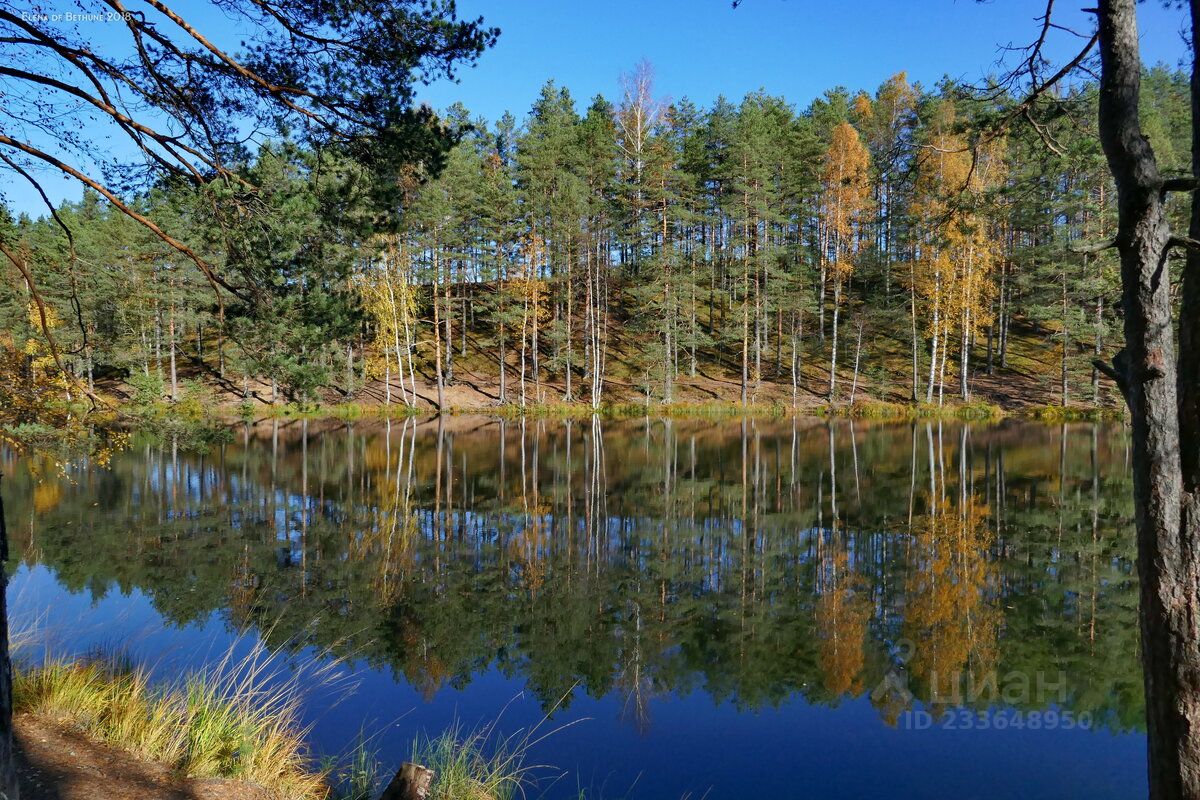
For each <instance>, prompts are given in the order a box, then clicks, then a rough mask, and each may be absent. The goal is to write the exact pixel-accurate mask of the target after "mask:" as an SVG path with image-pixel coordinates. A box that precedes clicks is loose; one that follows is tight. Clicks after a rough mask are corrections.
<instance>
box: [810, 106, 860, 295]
mask: <svg viewBox="0 0 1200 800" xmlns="http://www.w3.org/2000/svg"><path fill="white" fill-rule="evenodd" d="M870 163H871V157H870V154H869V153H868V152H867V148H866V147H865V146H864V145H863V143H862V140H861V139H860V138H859V135H858V131H856V130H855V129H854V126H853V125H851V124H850V123H849V122H842V123H841V124H839V125H838V126H837V127H835V128H834V129H833V134H832V136H831V138H830V141H829V149H828V150H827V151H826V152H825V163H824V167H823V168H822V171H821V222H822V225H823V226H824V233H825V237H826V242H827V246H826V247H825V248H824V250H825V253H826V256H827V258H828V259H829V261H830V268H831V270H832V273H833V277H834V279H835V280H839V281H840V280H844V279H845V278H847V277H849V275H850V273H851V272H852V271H853V269H854V264H853V261H852V258H853V256H854V255H855V254H856V253H857V252H858V249H859V248H860V246H861V244H862V241H863V237H862V236H861V235H860V230H861V227H862V226H863V225H864V223H865V222H866V219H865V218H866V215H867V211H868V210H869V209H870V204H871V181H870V173H869V169H868V168H869V167H870Z"/></svg>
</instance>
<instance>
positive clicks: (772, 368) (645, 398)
mask: <svg viewBox="0 0 1200 800" xmlns="http://www.w3.org/2000/svg"><path fill="white" fill-rule="evenodd" d="M868 348H869V352H870V353H871V354H872V358H871V360H870V362H867V360H866V358H864V366H863V369H862V370H861V371H860V373H859V374H858V376H857V383H855V380H854V373H853V356H854V352H853V349H851V350H850V352H849V353H848V354H847V355H846V356H845V357H844V358H843V360H842V363H841V364H840V365H839V368H838V382H837V397H838V400H837V402H836V403H833V404H831V403H830V402H829V399H828V398H829V365H828V361H827V358H828V356H827V355H826V354H824V353H823V352H820V351H821V349H822V348H821V347H820V346H819V345H818V344H817V343H816V342H813V343H811V346H810V349H811V350H812V352H808V353H805V354H804V355H803V357H802V358H801V366H800V370H799V376H798V381H797V383H798V388H797V390H796V392H795V397H793V389H792V383H791V367H790V355H789V354H786V353H783V354H781V353H776V352H774V351H772V352H771V353H769V354H764V359H763V364H762V379H761V380H760V381H755V380H754V379H753V377H751V380H750V385H749V387H748V398H747V400H748V402H747V405H748V406H750V407H751V408H752V409H759V410H772V409H775V410H780V411H787V412H793V411H794V412H795V413H800V414H815V413H824V412H826V411H827V410H829V409H830V408H831V406H832V407H833V408H834V409H835V410H843V411H844V410H846V409H847V408H849V406H850V405H851V396H852V395H853V402H854V403H855V404H857V405H858V406H859V407H863V406H869V405H871V404H876V405H879V404H891V405H896V406H908V405H911V404H912V393H913V392H912V384H913V375H912V361H911V350H910V349H909V344H908V342H907V340H906V339H905V338H904V337H902V336H898V335H891V334H887V333H880V334H879V335H876V336H873V337H871V339H870V341H869V342H864V352H866V351H867V349H868ZM638 349H639V343H638V342H635V341H618V342H616V343H614V345H613V346H612V347H611V348H610V353H609V354H608V357H607V363H608V369H607V370H606V372H607V375H606V378H605V382H604V388H603V398H604V404H605V405H606V406H608V407H609V408H610V409H611V408H613V407H617V406H625V407H627V408H628V407H632V406H642V405H654V406H657V407H658V408H657V413H669V411H670V409H668V408H666V407H665V406H664V401H663V396H664V387H663V386H662V385H661V384H660V383H658V382H649V381H648V380H647V378H646V376H645V375H642V374H638V372H637V369H636V364H637V363H638V362H639V359H638V356H637V350H638ZM206 351H207V352H206V354H205V355H206V357H205V358H204V359H203V360H201V359H198V358H197V357H196V356H195V353H194V351H193V352H192V353H184V354H181V355H183V356H184V357H183V358H181V359H180V361H179V380H180V381H190V382H192V383H194V384H199V385H201V386H203V387H204V392H205V397H204V401H203V402H204V405H206V406H208V407H210V408H212V409H215V410H216V411H217V413H218V416H220V415H222V414H224V415H225V416H237V415H238V413H239V407H240V406H242V405H243V403H244V395H243V392H245V391H248V393H249V397H250V400H251V401H252V403H253V406H254V407H255V408H257V409H260V410H266V409H267V408H268V407H270V406H276V407H279V406H284V405H285V403H286V399H285V398H284V397H283V396H282V394H278V395H276V397H275V400H274V402H272V388H271V384H270V383H269V381H265V380H251V381H248V382H247V383H245V384H244V383H243V379H242V378H241V377H240V376H234V375H231V374H229V373H227V374H226V376H224V377H222V376H221V375H220V373H219V371H218V370H217V368H216V365H215V363H214V362H215V359H214V358H213V357H212V356H213V352H214V347H213V346H211V345H209V346H206ZM768 355H769V356H770V357H769V358H768V357H767V356H768ZM979 355H982V354H977V356H979ZM737 356H738V354H734V353H728V352H723V351H721V350H720V349H719V348H711V349H709V350H708V351H706V352H704V353H702V354H701V358H700V362H699V364H698V366H697V370H696V374H695V376H694V377H693V376H692V375H691V374H690V372H691V370H690V365H687V364H680V365H679V366H680V370H679V373H680V374H679V376H678V377H677V378H676V380H675V381H674V383H673V385H672V390H671V401H670V405H672V406H675V407H676V408H675V409H674V410H675V411H676V412H682V413H687V411H688V408H689V407H708V409H709V410H711V411H716V410H717V409H718V407H725V408H726V409H727V410H728V411H729V412H731V413H732V412H733V411H736V410H739V409H740V408H741V406H742V398H741V391H742V389H741V370H740V366H739V364H738V363H737V361H738V358H737ZM1085 356H1087V354H1086V353H1084V352H1083V351H1082V350H1080V352H1078V353H1073V354H1072V363H1073V368H1072V370H1071V377H1070V386H1069V398H1068V403H1067V406H1068V407H1070V408H1073V409H1077V410H1087V409H1091V408H1093V403H1092V400H1093V388H1092V385H1091V371H1090V367H1088V366H1087V364H1086V358H1085ZM577 357H578V356H577ZM927 360H928V357H927V355H926V354H922V355H921V358H920V361H921V364H920V366H919V372H918V380H917V383H918V386H919V387H920V390H919V394H920V400H921V401H925V399H926V387H927V381H928V379H929V374H928V370H929V367H928V364H927V363H924V362H926V361H927ZM981 361H982V359H981V358H977V359H976V363H974V364H973V366H972V369H971V373H970V380H969V389H970V398H969V400H968V401H964V400H963V398H962V397H961V396H960V394H959V386H958V378H957V375H955V374H953V371H954V368H955V367H956V365H954V364H948V365H947V370H948V374H947V375H946V382H945V385H944V387H943V391H944V403H945V405H946V406H947V407H948V410H950V411H953V409H954V408H955V407H958V406H961V405H963V404H964V403H966V402H969V403H971V404H976V405H981V406H992V407H995V409H996V410H998V411H999V412H1001V413H1005V414H1022V413H1029V412H1031V411H1036V410H1038V409H1044V408H1053V407H1061V406H1062V394H1061V363H1062V362H1061V350H1060V347H1059V345H1058V344H1057V343H1056V342H1051V341H1047V338H1046V335H1045V334H1044V333H1042V332H1039V331H1036V330H1034V329H1031V328H1019V327H1017V328H1014V332H1013V335H1012V337H1011V338H1010V346H1009V350H1008V358H1007V363H1006V364H1005V365H1004V366H1003V367H1002V366H1000V365H999V363H996V364H994V369H993V370H992V371H991V374H988V370H987V369H986V365H985V364H983V363H979V362H981ZM331 371H332V372H333V374H335V375H339V376H342V377H341V382H339V383H338V384H336V385H334V386H332V387H329V388H326V389H324V390H323V391H322V392H321V394H320V398H319V400H320V405H321V406H322V407H325V408H329V407H332V406H338V405H342V406H346V405H350V406H357V407H359V408H360V409H374V410H376V411H378V410H380V409H384V408H385V407H386V406H389V405H394V406H396V407H397V410H398V411H399V409H401V408H403V407H404V406H405V405H406V402H405V395H406V394H408V395H409V396H410V397H411V394H412V392H413V389H414V386H413V384H414V383H415V394H416V398H417V400H416V407H417V408H418V409H419V410H421V411H436V410H437V409H438V408H439V402H438V392H437V383H436V380H435V373H434V371H433V368H432V365H431V364H422V363H418V365H417V370H416V374H415V376H414V377H415V381H408V380H406V381H404V383H403V386H402V384H401V381H400V379H399V378H398V377H397V376H395V375H393V376H392V380H391V381H390V387H389V385H388V384H386V383H385V382H384V381H383V380H382V379H380V378H378V377H374V378H364V376H363V374H362V372H361V360H358V361H357V363H356V367H355V381H354V382H355V386H354V387H353V391H352V392H348V391H347V390H346V387H345V386H344V380H345V378H344V374H345V370H344V368H343V369H336V368H335V369H332V370H331ZM545 373H546V371H545V370H543V374H544V375H545ZM1108 383H1109V382H1108V381H1107V380H1105V381H1103V382H1102V385H1101V391H1100V406H1101V407H1103V408H1105V409H1108V410H1109V412H1110V413H1111V411H1112V410H1113V409H1115V408H1117V407H1119V406H1120V405H1121V403H1120V398H1119V397H1118V396H1117V393H1116V390H1115V388H1114V387H1112V386H1111V385H1108ZM500 387H501V381H500V374H499V363H498V361H497V359H496V358H495V357H494V355H492V354H490V352H489V350H488V347H487V346H486V344H485V343H484V342H480V341H475V340H473V339H471V338H468V340H467V341H466V342H465V343H462V344H461V346H460V343H459V342H457V341H456V348H455V354H454V362H453V377H452V379H451V380H450V381H449V382H448V383H447V384H446V386H445V387H444V397H443V400H442V402H441V404H440V407H441V408H442V409H444V410H446V411H451V412H456V413H484V414H487V413H494V412H496V411H497V409H499V408H500V407H502V406H508V407H510V408H511V407H516V406H521V405H525V406H531V407H540V408H541V409H543V410H547V409H549V410H551V411H554V410H555V409H553V408H552V407H554V406H562V405H563V404H564V403H568V402H569V403H571V404H573V405H576V406H578V407H579V408H580V409H584V408H585V407H587V405H588V399H587V398H588V391H589V389H590V387H589V386H588V384H587V381H586V379H585V378H584V376H582V374H576V375H575V376H574V377H573V386H572V392H571V400H570V401H567V400H566V398H567V391H566V389H567V387H566V385H565V381H564V380H563V376H562V374H561V370H559V371H558V374H557V375H556V376H555V377H554V378H552V379H547V378H545V377H544V378H543V379H542V380H541V381H540V382H538V383H535V382H534V381H533V380H530V379H527V380H526V381H525V385H524V400H525V402H524V403H522V385H521V381H520V374H519V370H518V368H517V367H516V366H515V365H513V364H509V365H508V368H507V369H506V380H505V392H503V393H502V392H501V389H500ZM100 388H101V391H102V392H104V393H107V394H111V395H113V396H114V397H115V399H116V400H117V401H118V402H120V401H122V400H124V399H126V398H128V397H129V396H130V395H131V394H132V392H131V390H130V388H129V387H128V386H127V385H125V384H124V383H122V382H120V381H105V382H102V383H101V384H100ZM502 396H503V399H502ZM933 404H934V405H941V403H940V402H939V400H938V398H937V396H936V393H935V396H934V398H933ZM564 410H566V409H563V408H558V409H557V411H559V412H562V411H564ZM693 410H695V409H693ZM892 410H893V411H895V409H892ZM268 413H270V412H269V411H268Z"/></svg>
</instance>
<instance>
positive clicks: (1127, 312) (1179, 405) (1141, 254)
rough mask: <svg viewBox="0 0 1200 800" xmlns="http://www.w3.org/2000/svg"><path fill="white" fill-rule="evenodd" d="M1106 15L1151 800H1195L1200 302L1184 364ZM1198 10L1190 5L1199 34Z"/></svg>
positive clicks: (1136, 81)
mask: <svg viewBox="0 0 1200 800" xmlns="http://www.w3.org/2000/svg"><path fill="white" fill-rule="evenodd" d="M1099 11H1100V15H1099V40H1100V56H1101V78H1100V115H1099V119H1100V141H1101V144H1102V145H1103V148H1104V153H1105V156H1106V157H1107V159H1108V164H1109V168H1110V169H1111V170H1112V173H1113V177H1114V179H1115V183H1116V187H1117V204H1118V230H1117V239H1116V243H1117V247H1118V250H1119V252H1120V255H1121V283H1122V305H1123V308H1124V333H1125V349H1124V350H1122V351H1121V353H1119V354H1118V356H1117V358H1116V359H1115V364H1114V367H1115V368H1108V367H1106V371H1107V372H1110V373H1111V374H1112V375H1113V376H1114V377H1115V378H1116V379H1117V380H1118V383H1119V384H1120V386H1121V388H1122V391H1123V392H1124V394H1125V399H1126V402H1127V403H1128V405H1129V410H1130V417H1131V421H1132V426H1133V436H1132V441H1133V459H1132V461H1133V477H1134V504H1135V518H1136V521H1137V547H1138V575H1139V581H1140V608H1139V622H1140V627H1141V645H1142V646H1141V651H1142V673H1143V682H1144V686H1145V697H1146V734H1147V745H1148V755H1149V784H1150V797H1151V798H1152V800H1176V798H1197V797H1200V656H1198V655H1197V653H1198V642H1197V639H1198V631H1197V626H1198V624H1200V483H1198V481H1197V477H1198V476H1197V474H1196V462H1197V461H1198V460H1200V455H1198V453H1200V438H1198V435H1197V432H1198V431H1200V419H1198V418H1197V415H1196V407H1195V405H1194V402H1195V396H1194V393H1195V392H1196V391H1197V389H1196V385H1197V382H1200V374H1198V373H1197V371H1196V367H1197V364H1198V363H1200V362H1198V361H1197V359H1196V356H1197V354H1196V352H1195V349H1194V348H1195V344H1196V340H1195V338H1194V334H1195V330H1194V327H1195V325H1196V324H1197V323H1196V322H1195V319H1196V316H1197V315H1198V314H1200V304H1198V303H1197V302H1196V300H1197V298H1196V288H1195V286H1194V285H1193V286H1192V287H1191V288H1192V293H1191V295H1189V294H1188V293H1187V292H1186V291H1185V292H1184V300H1183V307H1182V309H1181V317H1182V319H1183V321H1184V324H1183V327H1184V330H1183V332H1182V334H1181V337H1180V338H1181V350H1182V352H1183V353H1184V354H1185V355H1184V357H1183V358H1182V359H1181V360H1180V362H1179V363H1177V362H1176V359H1175V342H1174V332H1173V331H1174V327H1173V325H1172V319H1171V295H1170V291H1171V288H1170V280H1168V279H1167V274H1166V273H1167V270H1168V265H1167V261H1166V255H1167V250H1168V248H1169V247H1170V246H1171V243H1170V230H1169V228H1168V220H1167V213H1166V208H1165V204H1164V192H1163V184H1162V179H1161V178H1160V176H1159V173H1158V166H1157V163H1156V161H1155V157H1154V153H1153V151H1152V150H1151V148H1150V144H1149V142H1148V141H1147V139H1146V138H1145V136H1143V135H1142V131H1141V128H1140V125H1139V121H1138V101H1139V92H1140V83H1141V69H1142V64H1141V59H1140V55H1139V52H1138V35H1137V19H1136V11H1135V0H1102V2H1101V3H1100V9H1099ZM1198 15H1200V12H1198V10H1197V8H1196V4H1195V3H1193V7H1192V18H1193V34H1194V33H1195V31H1196V22H1197V17H1198ZM1193 40H1194V36H1193ZM1193 48H1195V43H1194V42H1193ZM1193 55H1194V56H1195V55H1196V51H1195V49H1194V51H1193ZM1197 67H1198V65H1197V64H1195V63H1194V64H1193V75H1192V103H1193V108H1195V106H1196V103H1197V92H1196V90H1197V80H1198V79H1197V76H1196V69H1197ZM1198 147H1200V119H1197V118H1196V117H1195V116H1194V117H1193V170H1194V171H1195V172H1197V173H1198V174H1200V154H1198V153H1197V152H1196V148H1198ZM1192 212H1193V214H1192V226H1193V229H1196V228H1197V226H1198V219H1197V214H1200V212H1198V211H1197V209H1196V208H1195V202H1193V209H1192ZM1193 258H1194V256H1193ZM1189 260H1190V261H1191V260H1192V259H1189ZM1194 266H1195V264H1194V262H1193V263H1192V264H1189V267H1193V269H1192V270H1191V274H1190V275H1189V277H1188V279H1189V280H1191V281H1192V282H1193V283H1194V281H1195V274H1194V273H1195V270H1194ZM1189 300H1190V301H1191V303H1190V304H1189V302H1188V301H1189ZM1189 334H1191V335H1193V337H1192V338H1189ZM1177 373H1178V374H1177ZM1177 379H1178V381H1179V383H1178V385H1179V386H1183V387H1185V389H1184V392H1183V393H1182V395H1181V394H1180V393H1179V392H1178V390H1177V383H1176V381H1177ZM1181 399H1182V400H1183V402H1180V400H1181ZM1189 402H1191V403H1192V405H1191V406H1189ZM1185 464H1186V465H1187V468H1188V474H1187V481H1186V483H1185V481H1184V465H1185Z"/></svg>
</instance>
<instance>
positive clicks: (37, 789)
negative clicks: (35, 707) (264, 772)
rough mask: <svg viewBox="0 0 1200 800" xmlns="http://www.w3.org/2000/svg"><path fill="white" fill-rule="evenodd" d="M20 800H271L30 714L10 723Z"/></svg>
mask: <svg viewBox="0 0 1200 800" xmlns="http://www.w3.org/2000/svg"><path fill="white" fill-rule="evenodd" d="M13 727H14V730H15V732H16V744H17V759H18V766H17V774H18V780H19V782H20V787H21V797H22V800H269V798H270V795H269V794H267V793H266V792H265V791H264V790H262V789H260V788H258V787H256V786H253V785H251V784H248V783H245V782H241V781H232V780H222V779H181V778H179V777H178V776H176V775H174V774H172V772H171V770H170V768H169V767H167V766H166V765H164V764H156V763H152V762H149V761H145V760H142V759H139V758H136V757H134V756H132V755H129V754H128V753H124V752H122V751H120V750H116V749H114V748H111V747H108V746H106V745H103V744H100V743H98V742H96V741H94V740H92V739H90V738H89V737H87V736H85V735H83V734H82V733H79V732H77V731H73V730H71V729H70V728H68V727H65V726H62V725H58V724H56V723H54V722H53V721H51V720H47V719H44V718H42V717H40V716H35V715H32V714H19V715H17V717H16V718H15V719H14V725H13Z"/></svg>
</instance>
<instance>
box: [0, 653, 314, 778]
mask: <svg viewBox="0 0 1200 800" xmlns="http://www.w3.org/2000/svg"><path fill="white" fill-rule="evenodd" d="M300 688H301V687H300V685H299V679H298V678H297V677H296V676H293V675H285V674H284V673H283V670H282V669H281V668H279V667H278V666H277V665H276V663H275V661H274V659H273V658H272V657H271V655H270V654H269V653H268V652H267V651H266V650H265V648H263V647H261V646H256V647H254V648H253V649H252V651H251V652H250V653H249V654H248V655H246V656H243V657H241V658H237V659H235V658H234V657H233V655H232V654H231V653H230V654H227V655H226V656H225V657H224V658H223V659H222V660H221V661H220V662H219V663H217V664H216V665H215V666H213V667H209V668H206V669H203V670H200V671H197V672H194V673H191V674H189V675H187V676H185V677H183V678H181V679H179V680H178V681H176V682H174V683H170V684H167V685H155V684H153V683H152V681H151V679H150V675H149V672H148V671H147V670H146V669H145V668H144V667H140V666H135V665H133V664H131V663H129V662H128V661H125V660H123V659H120V658H114V657H105V656H92V657H89V658H85V659H81V660H77V661H69V660H65V659H47V660H46V661H44V662H43V663H41V664H39V665H34V666H30V667H26V668H19V669H17V670H16V671H15V675H14V679H13V700H14V705H15V707H16V709H17V710H19V711H24V712H28V713H32V714H37V715H40V716H44V717H46V718H48V719H51V720H53V721H55V722H58V723H60V724H67V725H70V726H72V727H74V728H76V729H78V730H80V731H82V732H83V733H85V734H87V735H89V736H91V737H93V738H95V739H98V740H100V741H102V742H104V743H106V744H109V745H112V746H114V747H118V748H121V749H123V750H126V751H128V752H131V753H133V754H135V755H138V756H141V757H143V758H147V759H151V760H154V761H158V762H161V763H165V764H167V765H169V766H170V767H172V768H173V769H175V770H177V771H178V772H179V773H180V775H184V776H187V777H195V778H233V779H238V780H244V781H248V782H251V783H254V784H257V785H258V786H261V787H263V788H265V789H267V790H268V791H270V792H272V793H273V794H275V795H277V796H278V797H280V798H287V800H309V798H324V797H326V796H327V794H328V790H327V784H326V775H325V774H324V772H322V771H320V770H316V769H314V768H313V763H312V759H311V757H310V754H309V752H308V748H307V746H306V744H305V736H306V734H307V732H308V731H307V730H306V729H305V727H304V726H303V725H302V724H301V722H300V713H299V712H300V701H301V697H302V692H301V691H300Z"/></svg>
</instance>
